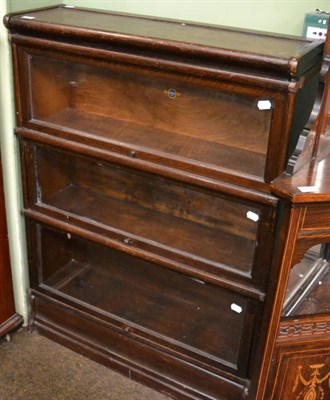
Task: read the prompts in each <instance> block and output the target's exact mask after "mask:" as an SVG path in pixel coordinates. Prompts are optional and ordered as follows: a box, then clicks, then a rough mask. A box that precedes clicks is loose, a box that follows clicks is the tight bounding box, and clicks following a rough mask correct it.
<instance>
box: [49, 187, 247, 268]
mask: <svg viewBox="0 0 330 400" xmlns="http://www.w3.org/2000/svg"><path fill="white" fill-rule="evenodd" d="M47 204H48V205H49V206H52V207H55V208H57V209H58V210H60V211H61V212H62V214H64V215H65V213H66V212H69V213H71V214H74V215H76V216H79V217H81V218H84V220H86V218H87V219H89V220H90V222H91V225H93V221H95V222H97V223H101V224H103V225H104V226H106V227H107V228H108V229H109V230H110V231H111V230H114V231H116V232H118V231H120V233H122V234H123V235H125V236H127V237H129V238H132V242H133V245H134V239H135V238H136V239H139V240H141V241H143V240H144V241H147V242H149V243H150V242H151V245H153V246H154V248H155V251H156V252H157V247H163V246H166V247H167V250H169V251H170V252H171V251H172V252H174V253H173V254H174V255H175V253H181V254H182V255H186V256H190V257H191V261H190V262H192V263H194V260H200V261H202V262H204V263H207V264H212V265H216V266H218V267H219V268H220V269H221V267H223V266H226V267H225V268H227V269H228V268H229V269H231V270H232V271H235V270H236V271H237V272H240V273H243V274H247V275H249V272H250V271H251V266H252V260H253V255H254V249H255V242H254V241H253V240H251V239H248V238H244V237H240V236H236V235H233V234H230V233H228V232H225V231H222V230H221V228H220V227H218V228H215V227H214V228H213V229H212V228H210V227H207V226H205V225H202V224H198V223H196V222H193V221H189V220H185V219H183V218H179V217H175V216H171V215H169V214H166V213H161V212H159V211H155V210H152V209H150V208H145V207H142V206H140V205H138V204H136V203H134V202H129V201H121V200H117V199H114V198H111V197H108V196H105V195H101V194H99V193H96V192H92V191H90V190H87V189H84V188H80V187H77V186H73V185H70V186H68V187H66V188H64V189H63V190H61V191H60V192H59V193H58V194H57V195H56V196H54V197H53V198H51V199H49V201H48V203H47ZM118 216H120V218H118Z"/></svg>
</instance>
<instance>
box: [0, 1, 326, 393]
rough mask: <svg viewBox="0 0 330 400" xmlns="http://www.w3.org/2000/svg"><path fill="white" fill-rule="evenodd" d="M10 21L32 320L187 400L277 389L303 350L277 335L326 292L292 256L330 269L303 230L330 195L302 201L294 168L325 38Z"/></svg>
mask: <svg viewBox="0 0 330 400" xmlns="http://www.w3.org/2000/svg"><path fill="white" fill-rule="evenodd" d="M5 24H6V26H7V27H8V29H9V31H10V40H11V43H12V53H13V60H14V77H15V92H16V106H17V129H16V134H17V135H18V137H19V141H20V150H21V164H22V176H23V182H22V183H23V192H24V209H23V213H24V215H25V217H26V227H27V238H28V257H29V268H30V279H31V305H32V315H31V325H32V327H34V328H36V329H38V331H39V332H40V333H42V334H44V335H46V336H48V337H50V338H52V339H54V340H56V341H57V342H60V343H62V344H64V345H66V346H68V347H70V348H72V349H74V350H76V351H78V352H80V353H82V354H84V355H86V356H88V357H90V358H92V359H94V360H96V361H98V362H101V363H103V364H105V365H107V366H110V367H112V368H115V369H116V370H118V371H120V372H122V373H124V374H126V375H127V376H129V377H130V378H132V379H136V380H138V381H140V382H143V383H145V384H148V385H150V386H152V387H154V388H156V389H158V390H160V391H162V392H164V393H167V394H169V395H170V396H172V397H174V398H177V399H196V400H197V399H199V400H202V399H203V400H206V399H208V400H211V399H213V400H239V399H245V400H247V399H250V400H252V399H253V400H254V399H260V400H261V399H265V400H266V399H267V400H268V399H270V397H265V396H273V398H274V399H277V400H280V397H278V394H277V393H279V391H280V390H281V388H278V385H279V384H280V383H282V382H280V378H278V374H279V373H278V371H280V372H281V371H283V369H282V367H283V362H284V363H286V365H289V364H290V362H291V359H290V356H285V357H286V358H285V360H284V361H283V360H282V358H281V357H282V355H283V354H284V353H285V351H286V350H287V349H288V351H289V350H290V349H291V348H292V347H294V346H295V345H297V346H298V347H299V349H302V350H301V351H302V352H303V351H304V349H305V347H304V346H303V345H300V342H299V340H298V341H295V342H294V343H293V342H290V343H289V344H286V345H285V346H286V347H285V346H282V344H283V343H282V342H281V336H279V335H278V332H279V329H280V325H281V324H282V319H283V321H287V319H286V318H291V317H287V316H283V317H282V314H283V312H284V311H283V304H286V306H287V304H288V301H286V303H284V301H285V296H287V297H290V298H291V303H292V304H293V303H295V304H296V306H295V310H297V309H300V308H301V307H303V306H304V304H303V301H304V298H303V299H302V298H301V297H302V296H299V295H298V294H299V293H298V294H297V295H295V296H293V295H291V289H290V288H291V286H294V288H295V289H294V293H296V292H299V290H297V285H298V287H301V288H310V290H309V291H308V295H312V294H311V293H314V292H315V290H316V289H317V288H316V286H315V285H312V284H306V282H305V283H304V285H302V284H301V285H300V284H299V282H298V284H297V283H296V284H295V285H293V284H292V283H291V281H294V280H295V278H294V277H293V278H290V271H291V266H293V264H292V262H291V261H292V260H293V256H292V254H293V253H294V254H298V253H299V255H297V256H296V257H295V263H296V264H299V265H303V267H301V266H299V265H298V267H297V268H298V270H299V268H305V269H307V270H308V269H309V265H312V267H313V271H314V268H315V271H316V270H317V271H318V272H319V267H317V266H315V264H316V263H317V261H315V262H314V261H313V262H311V263H309V261H308V257H307V258H306V257H305V258H304V254H305V253H306V252H307V254H309V253H308V250H309V249H308V248H306V249H305V246H302V249H303V250H304V251H300V252H296V251H295V250H294V246H295V243H296V242H297V243H298V244H297V246H299V240H298V239H297V234H296V233H297V232H298V230H299V229H301V226H305V227H306V229H307V230H309V229H311V230H313V229H314V225H315V224H316V225H317V222H318V223H319V224H320V225H321V226H316V225H315V229H316V230H318V229H320V230H321V231H322V232H323V233H324V229H328V221H327V220H324V219H323V218H322V217H320V213H321V212H320V211H319V208H318V207H321V208H322V207H323V206H325V207H327V203H325V205H324V204H323V203H322V204H320V203H319V199H321V200H320V201H321V202H323V201H325V198H326V195H324V196H323V197H322V196H320V197H318V196H317V195H316V194H315V193H314V194H313V195H302V196H300V197H299V196H298V197H299V198H300V199H301V202H300V203H299V206H298V207H297V210H296V205H295V204H293V203H294V201H293V200H292V198H291V197H290V195H289V194H287V193H286V192H287V191H288V192H290V190H287V191H286V190H285V188H284V187H285V182H286V179H289V178H288V176H287V174H284V175H283V176H282V174H283V172H284V171H285V170H286V168H287V165H288V163H289V164H290V165H291V170H294V169H295V168H296V169H297V168H298V166H299V165H300V164H301V162H300V164H299V162H297V164H295V160H296V158H297V156H296V153H295V149H296V148H297V143H298V142H299V137H300V133H301V132H302V131H303V128H304V127H305V126H306V123H307V121H308V120H309V116H310V114H311V111H312V109H313V107H314V103H315V98H316V97H317V91H318V89H319V87H320V84H319V82H320V70H321V66H322V60H323V59H324V56H323V52H324V43H323V42H322V41H314V42H313V41H306V40H301V39H299V38H293V37H286V36H275V35H270V34H261V33H256V32H252V31H239V30H233V29H228V28H221V27H217V26H209V25H198V24H193V23H188V22H185V21H175V20H165V19H154V18H151V17H142V16H135V15H128V14H118V13H108V12H101V11H95V10H88V9H78V8H75V7H69V6H58V7H51V8H45V9H40V10H34V11H31V12H25V13H23V14H11V15H8V16H7V17H6V18H5ZM322 71H323V70H322ZM323 75H325V74H324V71H323ZM321 86H322V87H324V85H321ZM314 112H315V107H314ZM314 136H315V137H316V135H314ZM319 136H320V135H319ZM319 136H317V137H319ZM310 137H311V138H312V137H313V135H312V134H311V135H310ZM312 142H313V141H312ZM317 142H320V143H321V142H322V141H319V140H318V139H317V140H316V139H315V140H314V142H313V143H314V144H313V146H312V147H313V148H314V149H317V148H318V146H317ZM310 143H311V142H310V141H309V140H308V141H307V144H306V148H307V149H309V148H310V147H311V144H310ZM306 154H307V150H304V151H303V152H302V155H301V157H299V159H298V160H307V161H306V162H307V163H308V154H307V155H306ZM295 165H296V167H295ZM294 176H295V174H293V175H292V176H291V178H292V177H294ZM319 179H321V178H320V176H319ZM317 184H318V183H315V185H317ZM305 186H311V185H308V184H305ZM310 201H312V203H311V204H309V203H308V202H310ZM306 202H307V203H308V205H306V204H305V203H306ZM309 212H310V213H309ZM302 213H305V214H306V215H310V218H309V219H308V218H307V219H306V218H305V224H307V225H301V222H300V221H301V218H302V217H301V215H302ZM314 214H315V215H316V216H315V218H314ZM317 216H318V217H317ZM299 224H300V225H299ZM322 224H323V225H322ZM298 226H299V229H298ZM324 226H326V228H325V227H324ZM293 227H294V228H293ZM295 232H296V233H295ZM299 232H300V231H299ZM302 232H303V233H302V234H304V229H303V228H302ZM313 232H314V231H313ZM315 232H316V231H315ZM316 236H317V235H316ZM317 238H318V239H319V237H317ZM314 239H315V240H314ZM314 239H313V240H312V239H311V240H310V238H309V239H307V242H308V244H310V246H309V247H313V248H315V246H319V245H320V243H324V242H326V241H327V240H328V237H327V236H326V235H325V236H322V240H321V241H320V240H317V239H316V237H314ZM315 241H316V242H317V243H315ZM304 243H305V242H304ZM325 249H326V247H324V246H321V250H320V249H319V248H318V247H317V250H316V252H317V256H316V257H314V258H315V260H319V259H320V258H321V259H322V257H319V255H320V254H321V253H320V252H323V253H324V252H326V250H325ZM323 253H322V254H323ZM302 260H303V261H302ZM306 260H307V261H306ZM313 260H314V259H313ZM323 260H325V258H324V257H323ZM306 263H307V264H306ZM319 263H321V262H320V261H319ZM291 264H292V265H291ZM323 264H324V265H323V267H324V268H323V269H322V277H323V276H326V272H327V268H326V266H327V262H326V261H324V262H323ZM306 265H307V267H306ZM312 267H311V268H312ZM292 270H295V271H296V269H294V268H293V269H292ZM296 275H298V277H299V275H301V274H300V273H299V272H298V273H297V274H296ZM310 275H313V273H312V274H310ZM292 276H293V275H292ZM313 276H314V275H313ZM306 279H307V278H306ZM306 279H305V281H306ZM320 279H321V278H320ZM322 279H323V278H322ZM314 280H315V279H314ZM289 281H290V283H289V284H288V282H289ZM308 282H309V280H308ZM287 287H288V294H287V293H286V291H287ZM319 288H320V289H321V285H319ZM315 296H318V295H317V294H316V295H315ZM321 297H322V296H321ZM325 297H326V295H325ZM295 299H297V300H295ZM291 303H290V304H291ZM299 307H300V308H299ZM295 312H297V311H295ZM326 312H328V309H326V310H324V313H323V314H322V318H323V319H326V316H325V315H326ZM304 313H305V312H304V311H303V315H304V318H306V317H305V314H304ZM283 315H284V314H283ZM317 315H318V314H317ZM311 318H316V319H317V320H318V318H321V317H318V316H315V315H313V316H312V317H311ZM293 320H294V321H295V319H293ZM286 323H291V322H290V321H288V322H284V324H286ZM281 326H282V325H281ZM281 329H284V327H282V328H281ZM285 329H286V328H285ZM321 336H322V339H324V340H326V337H325V335H321ZM298 342H299V343H298ZM285 343H286V342H285ZM324 343H325V342H323V344H324ZM314 345H315V346H314V347H315V348H313V346H312V347H311V346H307V347H308V350H306V354H308V351H312V352H313V357H314V358H315V363H314V361H313V365H314V364H315V365H316V363H321V361H320V362H319V361H317V358H318V355H322V357H326V356H325V355H324V352H322V350H321V347H322V345H321V342H318V343H317V344H315V343H314ZM283 349H284V350H283ZM324 362H325V361H324ZM322 363H323V361H322ZM299 365H300V364H299ZM289 367H290V371H289V373H290V374H291V375H290V376H289V375H286V376H285V378H284V379H289V378H290V377H291V376H293V375H295V374H296V372H297V371H296V363H293V364H292V367H291V364H290V365H289ZM284 368H285V367H284ZM320 368H321V367H320ZM320 368H319V370H320ZM299 371H300V370H299ZM308 372H309V371H308ZM288 376H289V378H288ZM302 376H303V375H302ZM270 379H272V380H270ZM276 379H279V380H278V384H277V383H276V382H277V381H276ZM290 379H291V378H290ZM303 382H304V381H303ZM290 383H291V381H290ZM270 386H271V388H270ZM273 388H274V390H276V391H277V392H272V389H273ZM298 390H300V392H301V393H303V391H302V390H303V389H301V388H298ZM314 391H315V390H314ZM270 392H271V394H270V395H268V394H267V393H270ZM320 393H321V392H320ZM312 394H313V393H312ZM274 396H275V397H274ZM276 396H277V397H276ZM308 396H310V395H309V394H308ZM300 397H301V398H302V395H300ZM284 398H285V399H286V400H287V399H288V396H287V395H286V397H281V400H282V399H284ZM292 398H293V397H292ZM294 398H296V397H294ZM320 398H321V397H320ZM309 399H310V398H308V400H309ZM311 399H313V400H316V398H315V399H314V398H312V397H311Z"/></svg>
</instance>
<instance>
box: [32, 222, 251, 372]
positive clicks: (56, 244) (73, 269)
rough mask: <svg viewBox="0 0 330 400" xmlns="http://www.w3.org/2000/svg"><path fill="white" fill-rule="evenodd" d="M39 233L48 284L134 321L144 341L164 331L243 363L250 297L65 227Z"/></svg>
mask: <svg viewBox="0 0 330 400" xmlns="http://www.w3.org/2000/svg"><path fill="white" fill-rule="evenodd" d="M39 237H40V238H41V239H40V240H41V243H40V244H39V246H40V249H39V253H40V257H41V268H42V274H41V275H40V274H39V276H42V283H44V284H45V285H46V286H49V287H51V288H53V289H55V290H57V291H59V292H61V293H64V294H66V295H68V296H70V297H72V298H74V299H78V300H80V301H82V302H84V303H85V304H86V305H89V306H92V307H95V308H97V309H99V310H102V311H104V312H106V313H107V314H108V317H112V318H114V321H113V323H114V324H117V325H118V326H119V327H120V328H121V329H123V330H124V329H125V321H127V322H129V323H130V324H129V325H130V327H131V328H132V329H133V331H134V332H135V334H136V335H140V337H142V340H143V339H145V338H148V337H149V338H150V337H151V338H152V335H154V334H155V333H156V334H157V341H158V342H160V343H162V345H163V346H165V347H166V346H169V343H168V341H170V343H171V345H170V347H172V346H180V347H181V348H183V349H184V350H183V351H184V352H185V353H186V354H188V355H189V356H193V357H196V358H197V359H198V358H203V357H204V358H205V357H208V358H209V357H211V358H212V359H214V358H215V359H217V362H221V363H225V364H227V365H229V366H231V367H235V366H236V365H237V363H238V358H239V353H240V348H241V343H242V342H245V344H247V342H246V341H245V340H243V338H242V335H243V332H244V327H245V320H246V318H247V316H248V310H247V308H248V300H247V299H245V298H243V297H242V296H240V295H238V294H235V293H231V292H229V291H227V290H225V289H222V288H218V287H216V286H213V285H210V284H205V283H203V282H201V281H198V280H196V279H193V278H191V277H189V276H186V275H183V274H180V273H177V272H174V271H170V270H167V269H166V268H162V267H160V266H158V265H155V264H152V263H148V262H146V261H143V260H141V259H137V258H134V257H133V256H130V255H126V254H124V253H120V252H117V251H115V250H113V249H110V248H105V247H102V246H100V245H97V244H93V243H91V242H88V241H86V240H83V239H80V238H77V237H74V236H71V235H66V234H65V233H60V232H58V231H54V230H51V229H48V228H42V230H41V235H40V236H39ZM54 248H56V252H54V251H53V249H54ZM116 321H117V322H116ZM141 329H142V330H143V332H144V333H143V332H142V333H141V332H140V333H139V330H141ZM250 329H251V328H250ZM246 336H247V337H250V334H248V333H247V332H246ZM166 342H167V344H166ZM181 350H182V349H181Z"/></svg>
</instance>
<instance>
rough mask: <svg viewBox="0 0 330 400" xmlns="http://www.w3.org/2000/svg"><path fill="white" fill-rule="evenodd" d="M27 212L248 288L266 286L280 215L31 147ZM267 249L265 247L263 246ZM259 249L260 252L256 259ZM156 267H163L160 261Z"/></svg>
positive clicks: (115, 167) (153, 177)
mask: <svg viewBox="0 0 330 400" xmlns="http://www.w3.org/2000/svg"><path fill="white" fill-rule="evenodd" d="M23 143H24V146H22V149H23V160H24V161H23V162H26V163H29V164H31V165H29V166H28V167H27V168H26V170H27V171H33V173H30V174H29V176H26V177H25V179H26V184H27V187H28V195H27V198H26V199H25V201H26V207H27V208H28V209H34V210H37V211H38V212H40V213H43V214H47V215H48V216H50V217H54V218H57V219H61V220H62V221H64V222H70V223H71V224H76V225H77V226H82V224H83V227H84V228H85V229H88V230H93V229H94V230H96V231H97V232H101V234H102V235H105V236H107V237H108V238H109V239H111V240H113V241H115V242H117V243H119V244H120V246H121V250H122V248H123V246H124V247H126V251H127V252H131V253H132V249H134V251H135V252H139V251H140V252H144V253H148V254H152V255H154V257H156V258H157V257H158V258H162V259H166V260H169V262H173V263H177V264H182V265H185V266H187V267H188V268H189V267H191V268H193V269H197V270H200V271H204V272H207V273H208V274H211V275H213V276H217V277H218V278H219V277H221V276H225V277H227V278H233V277H234V278H236V279H237V280H238V281H241V282H243V283H244V282H251V281H253V283H257V284H258V286H262V284H263V283H264V282H265V281H266V276H267V274H268V269H269V268H268V266H269V264H270V260H271V248H268V246H269V245H268V244H267V243H268V242H267V241H261V240H260V241H259V240H258V238H259V237H260V236H266V233H267V235H268V236H272V232H273V227H274V220H275V218H274V215H275V212H274V208H273V207H270V206H266V205H262V204H256V203H252V202H247V201H243V200H240V199H233V200H232V199H229V198H227V197H225V196H223V195H221V194H219V193H217V192H213V191H211V190H207V189H203V188H200V187H196V186H191V185H187V184H185V183H181V182H179V181H174V180H171V179H168V178H165V177H162V176H159V175H153V174H150V173H147V172H143V171H140V170H136V169H132V168H128V167H124V166H121V165H116V164H112V163H109V162H105V161H102V160H99V159H93V158H90V157H85V156H81V155H77V154H75V153H72V152H68V151H63V150H60V149H56V148H54V147H48V146H45V145H41V144H36V143H34V142H30V141H24V140H23ZM258 243H260V244H258ZM257 249H258V251H257ZM157 261H159V260H158V259H157Z"/></svg>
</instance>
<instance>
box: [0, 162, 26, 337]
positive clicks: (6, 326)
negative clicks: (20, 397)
mask: <svg viewBox="0 0 330 400" xmlns="http://www.w3.org/2000/svg"><path fill="white" fill-rule="evenodd" d="M22 322H23V319H22V317H21V316H20V315H18V314H17V313H16V311H15V302H14V292H13V283H12V277H11V268H10V255H9V244H8V236H7V223H6V209H5V198H4V188H3V179H2V163H1V154H0V340H1V339H2V338H5V339H6V340H10V333H11V332H12V331H14V330H15V329H17V328H18V327H19V326H20V325H21V324H22Z"/></svg>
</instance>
